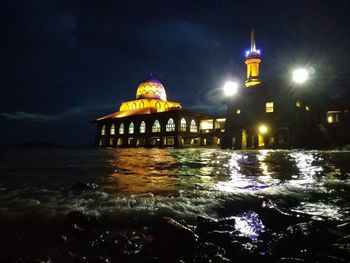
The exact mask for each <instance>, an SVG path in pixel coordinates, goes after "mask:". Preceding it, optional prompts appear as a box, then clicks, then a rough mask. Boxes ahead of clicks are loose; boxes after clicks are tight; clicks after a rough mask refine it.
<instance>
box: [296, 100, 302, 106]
mask: <svg viewBox="0 0 350 263" xmlns="http://www.w3.org/2000/svg"><path fill="white" fill-rule="evenodd" d="M295 106H296V107H298V108H300V107H301V102H300V101H298V100H297V102H296V103H295Z"/></svg>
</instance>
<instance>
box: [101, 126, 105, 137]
mask: <svg viewBox="0 0 350 263" xmlns="http://www.w3.org/2000/svg"><path fill="white" fill-rule="evenodd" d="M101 135H106V125H103V126H102V128H101Z"/></svg>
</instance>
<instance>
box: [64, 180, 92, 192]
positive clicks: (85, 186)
mask: <svg viewBox="0 0 350 263" xmlns="http://www.w3.org/2000/svg"><path fill="white" fill-rule="evenodd" d="M96 188H97V184H95V183H82V182H79V183H76V184H75V185H73V186H72V187H71V188H70V191H77V192H79V191H87V190H93V189H96Z"/></svg>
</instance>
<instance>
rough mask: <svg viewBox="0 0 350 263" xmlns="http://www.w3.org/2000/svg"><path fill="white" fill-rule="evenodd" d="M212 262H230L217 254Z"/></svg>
mask: <svg viewBox="0 0 350 263" xmlns="http://www.w3.org/2000/svg"><path fill="white" fill-rule="evenodd" d="M213 262H214V263H229V262H231V260H230V259H228V258H226V257H225V256H223V255H222V254H220V253H218V254H216V255H215V256H214V258H213Z"/></svg>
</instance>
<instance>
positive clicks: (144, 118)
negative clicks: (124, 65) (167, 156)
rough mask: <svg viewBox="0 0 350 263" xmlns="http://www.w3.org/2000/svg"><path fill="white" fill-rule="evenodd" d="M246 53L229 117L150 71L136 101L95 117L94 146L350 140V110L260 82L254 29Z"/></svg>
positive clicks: (250, 145)
mask: <svg viewBox="0 0 350 263" xmlns="http://www.w3.org/2000/svg"><path fill="white" fill-rule="evenodd" d="M245 55H246V59H245V64H246V67H247V76H246V80H245V87H244V88H242V89H241V90H240V91H239V94H238V95H237V96H235V97H232V98H230V99H227V101H226V102H227V113H226V116H222V117H215V116H214V115H211V114H206V113H201V112H196V111H192V110H188V109H185V108H183V107H182V106H181V104H180V103H178V102H172V101H168V100H167V96H166V91H165V87H164V86H163V84H162V83H161V82H160V81H159V80H158V79H157V78H155V77H154V76H153V75H152V74H151V75H150V76H149V77H148V78H147V79H146V80H144V81H143V82H141V83H140V85H139V86H138V88H137V91H136V100H132V101H126V102H123V103H122V105H121V106H120V108H119V111H117V112H115V113H112V114H109V115H107V116H104V117H101V118H98V119H96V120H94V121H92V122H93V123H97V132H96V138H95V145H96V146H103V147H175V148H182V147H200V146H203V147H221V148H231V149H232V148H233V149H258V148H307V147H310V148H313V147H315V146H316V147H322V146H329V145H332V144H333V145H334V144H345V143H350V141H349V135H348V134H350V118H349V114H348V110H347V109H344V108H342V107H339V106H337V107H334V108H331V109H329V108H325V107H324V106H325V105H322V106H320V105H318V104H317V103H316V104H315V101H314V100H313V99H312V97H311V96H309V94H307V92H304V91H302V92H301V91H298V90H300V89H295V88H294V89H293V87H292V86H291V84H290V83H288V82H285V81H281V80H279V81H264V82H262V81H261V79H260V71H259V65H260V63H261V61H262V59H261V52H260V50H259V49H257V48H256V45H255V37H254V31H253V30H252V32H251V47H250V50H248V51H247V52H246V54H245ZM326 106H327V107H328V105H326Z"/></svg>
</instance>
